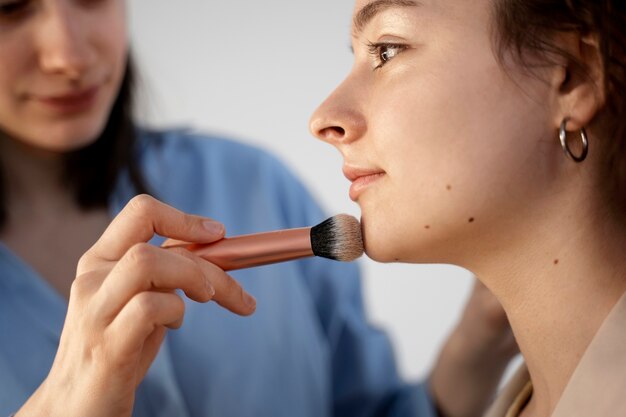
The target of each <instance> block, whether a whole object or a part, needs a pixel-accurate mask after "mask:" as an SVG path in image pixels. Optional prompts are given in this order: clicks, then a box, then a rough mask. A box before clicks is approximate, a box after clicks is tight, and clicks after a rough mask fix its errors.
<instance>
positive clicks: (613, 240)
mask: <svg viewBox="0 0 626 417" xmlns="http://www.w3.org/2000/svg"><path fill="white" fill-rule="evenodd" d="M571 197H572V196H571V195H570V196H569V197H568V198H569V202H568V199H567V198H565V196H564V197H563V201H561V202H560V203H559V204H555V205H554V207H559V208H560V210H559V211H558V212H553V213H550V210H548V209H546V208H545V207H544V208H542V209H541V210H538V213H539V215H537V216H534V218H532V221H525V222H519V224H522V223H523V225H524V228H523V230H522V228H521V227H520V226H519V224H518V225H516V224H510V225H507V228H506V229H505V230H507V231H509V232H510V233H508V235H507V242H498V244H497V245H492V247H490V248H483V249H485V250H488V251H489V252H482V253H492V254H493V255H494V256H490V257H489V259H490V261H486V262H481V263H476V264H474V265H472V266H470V268H471V269H472V270H473V271H474V272H475V273H476V274H477V275H478V276H479V277H480V278H481V280H482V281H483V282H484V283H485V284H486V285H487V286H488V287H489V288H490V289H491V290H492V292H493V293H494V294H495V295H496V297H497V298H498V299H499V300H500V302H501V303H502V305H503V307H504V309H505V311H506V312H507V316H508V318H509V321H510V323H511V327H512V329H513V332H514V334H515V337H516V339H517V342H518V344H519V346H520V350H521V352H522V354H523V356H524V359H525V361H526V364H527V366H528V369H529V372H530V375H531V379H532V381H533V386H534V392H533V397H532V399H531V402H530V403H529V405H528V407H527V408H528V411H529V413H528V415H533V416H546V417H547V416H549V415H551V413H552V411H553V410H554V409H555V407H556V405H557V403H558V400H559V398H560V397H561V395H562V393H563V391H564V390H565V387H566V385H567V383H568V381H569V379H570V377H571V375H572V373H573V372H574V370H575V369H576V366H577V365H578V363H579V362H580V359H581V357H582V356H583V354H584V352H585V350H586V349H587V347H588V345H589V344H590V342H591V340H592V339H593V337H594V335H595V334H596V332H597V330H598V328H599V327H600V325H601V324H602V322H603V321H604V319H605V318H606V316H607V315H608V314H609V312H610V310H611V309H612V307H613V306H614V305H615V304H616V303H617V301H618V300H619V298H620V297H621V296H622V294H623V293H624V292H625V291H626V261H625V260H624V255H623V248H624V247H625V245H626V239H625V238H624V236H625V235H626V234H625V233H624V228H623V227H622V226H621V225H618V224H616V223H614V222H612V221H610V220H608V218H609V217H608V216H607V215H600V214H599V213H602V212H603V210H602V208H601V207H589V203H588V202H589V201H593V199H588V198H585V199H582V198H581V199H578V198H576V199H571ZM584 207H586V208H587V209H584ZM563 208H565V209H563ZM511 223H514V222H511ZM529 224H532V225H533V226H532V227H531V228H528V225H529ZM531 411H532V412H531ZM525 415H526V414H525Z"/></svg>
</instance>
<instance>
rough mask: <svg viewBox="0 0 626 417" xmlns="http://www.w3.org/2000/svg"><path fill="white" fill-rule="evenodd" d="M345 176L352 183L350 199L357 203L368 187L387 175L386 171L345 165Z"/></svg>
mask: <svg viewBox="0 0 626 417" xmlns="http://www.w3.org/2000/svg"><path fill="white" fill-rule="evenodd" d="M343 175H345V177H346V178H347V179H348V180H349V181H350V182H352V185H351V186H350V198H351V199H352V200H353V201H356V200H357V199H358V198H359V196H360V195H361V193H362V192H363V191H364V190H365V189H366V188H367V187H369V186H370V185H372V184H373V183H374V182H376V181H378V180H379V179H381V178H382V177H383V176H384V175H385V171H383V170H381V169H377V168H363V167H354V166H349V165H344V167H343Z"/></svg>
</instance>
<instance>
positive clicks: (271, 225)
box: [0, 0, 516, 417]
mask: <svg viewBox="0 0 626 417" xmlns="http://www.w3.org/2000/svg"><path fill="white" fill-rule="evenodd" d="M132 93H133V67H132V65H131V62H130V60H129V45H128V37H127V27H126V3H125V1H123V0H0V128H1V131H2V133H1V135H0V164H1V171H0V173H1V179H0V225H1V229H0V238H1V240H2V244H1V245H0V415H2V416H8V415H9V414H11V413H16V415H17V416H19V417H32V416H44V415H45V416H50V417H56V416H59V417H61V416H62V417H79V416H80V417H85V416H89V417H105V416H116V417H119V416H130V415H131V414H132V415H133V416H137V417H138V416H152V417H155V416H177V417H184V416H239V417H241V416H272V417H279V416H288V417H294V416H298V417H304V416H311V417H323V416H331V415H336V416H348V417H349V416H374V415H376V416H408V415H411V416H418V417H428V416H435V415H436V413H437V412H436V410H435V408H436V407H439V408H440V410H443V414H445V416H448V417H456V416H459V417H460V416H467V417H470V416H477V415H479V414H480V412H481V411H482V410H483V409H484V407H485V406H486V404H487V402H488V401H489V399H490V398H491V396H492V394H493V392H494V390H495V386H496V384H497V382H498V380H499V378H500V375H501V373H502V371H503V369H504V367H505V366H506V364H507V362H508V360H509V359H510V358H511V356H512V355H514V353H515V349H516V348H515V344H514V342H513V339H512V337H511V334H510V332H509V328H508V324H507V322H506V318H505V316H504V314H503V312H502V310H501V308H500V306H499V305H498V304H497V302H495V300H494V299H493V297H492V296H491V294H490V293H489V292H488V291H487V290H486V289H484V288H483V287H481V286H477V287H476V289H475V291H474V293H473V295H472V297H471V299H470V301H469V303H468V306H467V308H466V313H465V315H464V316H463V318H462V319H461V321H460V322H459V325H458V327H457V328H456V329H455V330H454V332H453V333H452V334H451V336H450V338H449V340H448V342H447V344H446V346H445V347H444V348H443V350H442V353H441V356H440V358H439V360H438V362H437V364H436V366H435V367H434V370H433V373H432V377H431V378H430V380H429V382H424V383H422V384H417V385H411V384H407V383H405V382H403V381H401V379H400V378H399V376H398V374H397V372H396V369H395V363H394V358H393V354H392V349H391V346H390V344H389V341H388V339H387V338H386V337H385V335H384V334H382V333H381V332H380V331H378V330H376V329H375V328H373V327H372V326H370V325H369V324H368V322H367V321H366V315H365V312H364V310H363V305H362V300H361V288H360V280H359V272H358V270H357V267H356V266H355V265H352V264H341V263H335V262H332V261H325V260H320V259H310V260H306V261H299V262H291V263H284V264H280V265H273V266H268V267H264V268H255V269H250V270H242V271H237V272H235V273H233V274H232V275H233V276H234V277H236V279H237V280H234V279H233V278H231V277H230V276H229V275H227V274H225V273H224V272H223V271H221V270H220V269H219V268H217V267H215V266H214V265H212V264H210V263H208V262H206V261H203V260H200V259H198V258H196V257H195V256H194V255H192V254H190V253H188V252H186V251H184V250H182V249H181V250H169V251H165V250H163V249H161V248H159V247H158V244H159V243H160V242H162V240H163V238H166V237H171V238H176V239H181V240H186V241H194V242H211V241H215V240H218V239H220V238H222V237H223V236H224V234H225V230H226V229H227V230H228V232H229V233H230V234H239V233H244V232H254V231H261V230H270V229H279V228H287V227H296V226H304V225H312V224H316V223H318V222H319V221H321V220H322V219H323V218H324V217H325V215H324V214H323V213H322V212H321V211H320V209H319V208H318V206H317V205H316V203H315V202H314V201H313V200H312V198H311V197H310V195H309V194H308V192H307V191H306V190H305V189H304V188H303V186H302V185H301V184H300V182H298V180H297V179H296V178H294V176H293V175H292V174H291V173H290V172H288V171H287V170H286V169H285V167H284V166H283V165H282V164H281V163H280V162H278V161H277V160H276V159H274V158H273V157H272V156H270V155H268V154H266V153H264V152H262V151H260V150H258V149H255V148H252V147H249V146H244V145H241V144H238V143H236V142H233V141H229V140H224V139H220V138H214V137H206V136H201V135H196V134H191V133H188V132H184V131H173V130H172V131H148V130H145V129H141V128H138V127H137V126H136V125H135V124H134V123H133V118H132V114H131V113H132V112H131V109H132ZM146 193H150V194H152V195H153V196H154V197H148V196H146V195H145V194H146ZM138 194H142V195H139V196H137V195H138ZM157 199H158V200H157ZM161 201H162V202H161ZM173 207H176V209H175V208H173ZM180 210H182V211H180ZM185 213H195V214H196V215H189V214H185ZM209 217H210V218H215V219H219V220H220V222H221V223H218V222H216V221H213V220H211V219H210V218H209ZM148 242H150V243H148ZM154 244H156V245H154ZM239 283H241V284H243V287H245V288H246V290H247V291H246V290H243V289H242V286H240V284H239ZM174 290H182V292H176V291H174ZM248 292H249V293H252V294H254V295H255V297H256V300H255V298H253V297H252V296H251V295H249V293H248ZM209 300H213V301H215V302H216V303H210V304H203V303H205V302H207V301H209ZM218 304H219V305H220V306H221V307H224V308H225V309H226V310H230V311H231V312H233V313H235V314H231V313H229V312H228V311H226V310H224V309H221V308H220V307H218ZM255 309H256V314H254V315H253V316H251V317H248V318H241V317H239V316H238V315H243V316H246V315H250V314H252V313H253V312H255ZM183 316H184V324H183ZM181 325H182V327H181ZM179 327H180V329H179V330H177V331H173V332H168V331H167V329H169V328H179Z"/></svg>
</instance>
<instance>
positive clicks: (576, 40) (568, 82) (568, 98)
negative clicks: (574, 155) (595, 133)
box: [553, 33, 605, 131]
mask: <svg viewBox="0 0 626 417" xmlns="http://www.w3.org/2000/svg"><path fill="white" fill-rule="evenodd" d="M556 44H557V45H558V47H559V48H561V49H562V50H563V51H565V52H567V54H568V55H569V56H567V57H564V59H565V61H564V62H563V65H562V66H560V67H559V68H557V69H556V72H555V74H554V77H553V81H554V83H555V87H557V88H556V90H557V92H556V94H557V102H558V103H557V107H558V111H557V112H556V113H557V114H556V115H555V120H554V122H555V125H556V126H560V124H561V123H562V122H563V120H564V119H568V125H567V126H568V130H570V131H574V130H580V129H582V128H584V127H585V126H588V125H589V124H590V123H591V122H592V120H593V119H594V118H595V116H596V115H597V113H598V112H599V111H600V109H601V108H602V107H604V103H605V91H604V64H603V62H602V55H601V53H600V49H599V42H598V39H597V37H596V36H593V35H589V36H583V37H581V36H580V35H579V34H577V33H568V34H562V35H559V36H558V39H557V43H556Z"/></svg>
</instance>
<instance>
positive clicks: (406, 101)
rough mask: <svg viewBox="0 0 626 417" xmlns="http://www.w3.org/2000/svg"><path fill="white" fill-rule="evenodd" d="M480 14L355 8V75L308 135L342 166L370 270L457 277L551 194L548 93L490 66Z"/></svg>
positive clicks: (445, 6)
mask: <svg viewBox="0 0 626 417" xmlns="http://www.w3.org/2000/svg"><path fill="white" fill-rule="evenodd" d="M491 7H492V5H491V1H490V0H476V1H471V2H470V1H465V0H421V1H419V2H417V1H415V2H413V1H409V0H378V1H372V0H357V2H356V6H355V12H354V21H353V27H352V47H353V50H354V57H355V60H354V66H353V68H352V71H351V72H350V74H349V75H348V76H347V78H346V79H345V81H344V82H343V83H342V84H341V85H340V86H339V87H338V88H337V89H336V90H335V91H334V92H333V93H332V94H331V95H330V97H329V98H328V99H327V100H326V101H325V102H324V103H323V104H322V105H321V106H320V107H319V108H318V110H317V111H316V112H315V114H314V115H313V117H312V119H311V130H312V131H313V133H314V134H315V135H316V136H317V137H318V138H320V139H322V140H324V141H327V142H328V143H330V144H332V145H334V146H335V147H337V149H338V150H339V151H340V152H341V153H342V155H343V157H344V166H343V171H344V174H345V176H346V177H347V178H348V179H349V180H350V181H351V187H350V191H349V195H350V197H351V198H352V199H353V200H355V201H356V202H357V203H358V204H359V206H360V207H361V211H362V225H363V230H364V237H365V244H366V251H367V253H368V255H369V256H370V257H372V258H373V259H376V260H379V261H404V262H446V263H457V264H461V265H463V264H464V262H465V261H466V260H467V259H468V257H471V256H473V255H474V254H475V253H482V254H483V255H484V254H485V253H490V252H485V250H486V247H489V248H494V249H497V248H499V247H500V245H505V244H506V242H507V239H510V238H511V237H512V236H514V235H515V234H516V233H524V231H523V230H522V229H521V228H520V226H519V225H520V224H523V223H524V221H523V219H524V218H530V217H532V216H534V215H536V214H537V213H538V212H539V211H540V210H541V204H542V203H541V201H542V200H543V198H544V197H545V196H546V195H547V194H548V193H550V192H553V191H554V186H555V184H553V183H552V182H553V178H554V175H553V174H554V173H553V172H552V170H553V168H551V167H554V166H555V160H557V159H559V160H560V158H561V157H562V154H561V153H560V152H561V151H560V148H559V147H558V144H557V139H556V130H555V126H554V123H553V119H554V116H553V114H552V113H551V111H552V110H551V109H552V107H551V106H552V103H554V101H555V97H554V92H553V91H551V88H550V86H549V83H546V82H544V81H540V80H539V79H538V78H537V77H531V76H524V75H520V73H517V72H515V71H505V70H503V68H502V67H501V65H499V63H498V62H497V60H496V58H495V54H494V52H493V49H492V31H491ZM520 86H522V87H520ZM503 231H506V232H505V233H503ZM481 245H482V246H481Z"/></svg>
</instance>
